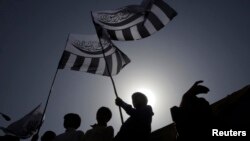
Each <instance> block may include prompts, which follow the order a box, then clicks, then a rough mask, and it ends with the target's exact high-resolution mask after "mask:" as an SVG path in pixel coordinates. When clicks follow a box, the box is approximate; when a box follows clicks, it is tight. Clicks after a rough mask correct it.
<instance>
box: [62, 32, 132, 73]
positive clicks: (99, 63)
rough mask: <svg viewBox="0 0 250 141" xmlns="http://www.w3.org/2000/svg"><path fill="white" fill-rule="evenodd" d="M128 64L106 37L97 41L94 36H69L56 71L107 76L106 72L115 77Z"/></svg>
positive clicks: (121, 53)
mask: <svg viewBox="0 0 250 141" xmlns="http://www.w3.org/2000/svg"><path fill="white" fill-rule="evenodd" d="M99 41H100V42H101V43H100V42H99ZM104 55H105V58H104ZM105 59H106V61H105ZM129 62H130V59H129V58H128V57H127V56H126V55H125V54H124V53H123V52H122V51H120V50H119V49H118V48H117V47H116V46H115V45H114V44H113V43H112V42H111V41H110V40H109V38H108V37H106V36H101V37H100V40H99V39H98V37H97V36H96V35H81V34H70V35H69V37H68V41H67V44H66V48H65V50H64V53H63V55H62V57H61V60H60V63H59V66H58V69H69V70H75V71H85V72H88V73H93V74H100V75H104V76H109V72H108V71H110V74H111V75H116V74H118V73H119V72H120V71H121V69H122V68H123V67H125V66H126V65H127V64H128V63H129Z"/></svg>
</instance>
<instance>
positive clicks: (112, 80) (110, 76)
mask: <svg viewBox="0 0 250 141" xmlns="http://www.w3.org/2000/svg"><path fill="white" fill-rule="evenodd" d="M90 13H91V18H92V22H93V24H94V26H95V22H94V17H93V15H92V11H91V12H90ZM95 29H96V27H95ZM97 32H98V31H97V29H96V33H97ZM97 34H98V33H97ZM97 36H98V35H97ZM98 39H99V43H100V45H101V47H102V54H103V58H104V60H105V64H106V66H107V70H108V74H109V78H110V80H111V82H112V85H113V88H114V92H115V97H116V98H118V94H117V90H116V86H115V82H114V79H113V77H112V75H111V73H110V70H109V67H108V66H109V65H108V63H107V58H106V56H105V52H104V48H103V46H102V43H101V40H100V38H99V36H98ZM119 112H120V117H121V122H122V124H123V123H124V120H123V115H122V109H121V107H120V106H119Z"/></svg>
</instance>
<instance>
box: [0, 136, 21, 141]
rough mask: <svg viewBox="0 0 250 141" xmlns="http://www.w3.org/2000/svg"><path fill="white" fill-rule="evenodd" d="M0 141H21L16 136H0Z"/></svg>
mask: <svg viewBox="0 0 250 141" xmlns="http://www.w3.org/2000/svg"><path fill="white" fill-rule="evenodd" d="M0 141H20V139H19V138H18V137H16V136H12V135H4V136H0Z"/></svg>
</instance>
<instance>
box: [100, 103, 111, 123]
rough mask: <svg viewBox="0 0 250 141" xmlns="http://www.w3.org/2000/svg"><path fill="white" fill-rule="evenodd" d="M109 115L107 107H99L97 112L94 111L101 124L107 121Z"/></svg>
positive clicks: (109, 117)
mask: <svg viewBox="0 0 250 141" xmlns="http://www.w3.org/2000/svg"><path fill="white" fill-rule="evenodd" d="M111 117H112V112H111V111H110V109H109V108H107V107H101V108H99V109H98V111H97V113H96V120H97V122H98V123H100V124H102V123H104V124H105V123H107V122H109V120H110V119H111Z"/></svg>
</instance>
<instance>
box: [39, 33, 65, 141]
mask: <svg viewBox="0 0 250 141" xmlns="http://www.w3.org/2000/svg"><path fill="white" fill-rule="evenodd" d="M68 40H69V34H68V38H67V40H66V43H65V47H64V48H66V46H67V42H68ZM59 63H60V61H59V62H58V65H57V69H56V72H55V74H54V77H53V80H52V84H51V86H50V90H49V94H48V96H47V99H46V104H45V107H44V110H43V115H42V119H41V121H40V124H39V128H38V130H37V133H36V135H38V134H39V132H40V129H41V127H42V123H43V118H44V115H45V113H46V110H47V107H48V104H49V100H50V96H51V93H52V91H53V87H54V83H55V80H56V76H57V73H58V70H59V69H58V66H59ZM37 138H38V136H37Z"/></svg>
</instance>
